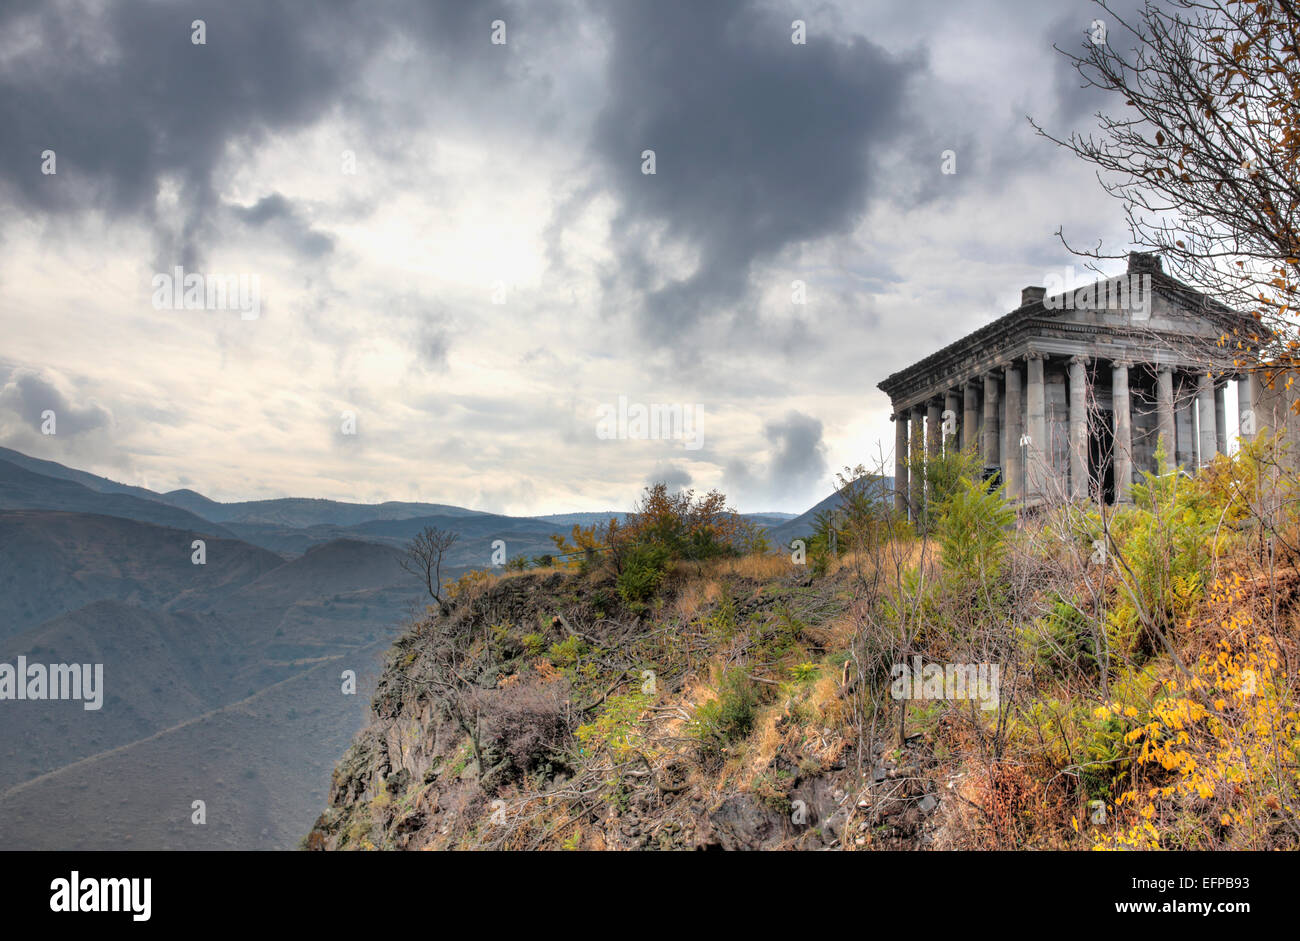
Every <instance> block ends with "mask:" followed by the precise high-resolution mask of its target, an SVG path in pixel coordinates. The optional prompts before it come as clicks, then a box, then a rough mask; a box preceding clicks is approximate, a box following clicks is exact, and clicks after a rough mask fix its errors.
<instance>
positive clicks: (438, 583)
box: [400, 526, 460, 614]
mask: <svg viewBox="0 0 1300 941" xmlns="http://www.w3.org/2000/svg"><path fill="white" fill-rule="evenodd" d="M459 538H460V536H459V534H458V533H453V532H451V531H450V530H444V529H438V528H437V527H436V526H426V527H424V529H422V530H421V531H420V533H419V534H418V535H417V536H416V537H415V538H414V539H412V540H411V541H410V543H409V544H408V545H407V547H406V555H405V556H403V557H402V558H401V560H400V564H401V566H402V568H403V569H405V570H406V571H408V572H410V573H411V574H412V575H414V576H415V577H416V578H418V579H420V580H421V581H422V582H424V587H425V589H426V590H427V591H428V592H429V597H431V598H432V599H433V600H434V601H436V602H438V608H439V610H441V611H442V613H443V614H446V613H447V603H446V601H444V600H443V598H442V561H443V557H444V555H445V554H446V553H447V550H448V549H450V548H451V547H452V546H453V545H455V543H456V540H457V539H459Z"/></svg>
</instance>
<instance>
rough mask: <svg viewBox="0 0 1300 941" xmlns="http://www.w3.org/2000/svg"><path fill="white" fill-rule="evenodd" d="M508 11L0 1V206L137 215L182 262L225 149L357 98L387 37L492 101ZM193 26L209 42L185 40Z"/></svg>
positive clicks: (407, 113)
mask: <svg viewBox="0 0 1300 941" xmlns="http://www.w3.org/2000/svg"><path fill="white" fill-rule="evenodd" d="M534 6H536V5H534ZM515 9H516V8H515V6H514V5H513V4H512V3H503V4H502V5H501V6H500V9H499V10H497V11H493V10H488V9H486V8H485V7H484V6H483V5H482V4H480V3H477V2H471V0H441V2H426V0H410V2H404V3H385V4H371V3H365V2H361V0H329V2H310V0H287V2H275V3H267V2H264V0H222V2H221V3H215V4H195V3H190V2H183V3H171V2H157V0H154V2H133V3H109V4H103V5H100V4H82V5H78V4H75V3H44V2H40V0H32V2H17V3H10V4H8V5H6V6H4V7H3V8H0V36H4V37H5V39H6V42H5V43H4V45H3V46H0V49H4V50H8V51H7V52H6V53H0V128H3V133H0V204H3V203H5V202H9V203H12V204H16V205H18V206H20V207H22V208H25V209H28V210H34V211H38V212H42V213H56V212H69V213H70V212H81V211H85V210H87V209H99V210H103V211H106V212H107V213H109V214H110V215H111V216H114V217H120V216H132V217H137V218H143V219H145V220H146V221H149V222H153V223H154V224H155V225H156V228H157V230H158V238H159V242H160V245H159V249H158V250H159V255H160V256H161V257H162V258H165V259H166V260H168V261H169V262H172V261H174V262H176V263H183V264H187V265H193V264H195V263H196V261H197V260H198V258H199V257H200V255H201V252H202V250H203V247H204V242H205V240H206V239H207V238H209V237H210V236H211V235H212V234H213V230H214V228H215V226H216V223H217V220H216V218H215V216H216V214H217V212H218V211H219V210H221V209H222V208H223V207H221V206H220V205H219V200H218V194H217V192H216V189H215V184H214V173H215V171H216V170H217V168H218V167H219V165H220V164H221V162H222V161H223V160H226V159H228V158H230V156H231V153H232V152H233V153H235V154H238V153H245V152H251V150H252V148H254V147H255V146H256V145H257V144H258V143H260V142H262V141H263V140H265V139H266V138H267V137H268V136H269V135H271V134H280V133H285V132H291V131H293V130H295V129H298V128H301V127H305V126H309V125H311V124H312V123H314V122H316V121H318V120H320V119H322V118H324V117H326V116H328V115H329V114H331V113H332V109H334V108H335V107H336V106H338V105H345V106H348V105H351V106H356V105H359V104H361V102H360V101H359V97H360V94H361V93H360V91H359V79H360V77H361V75H362V74H363V73H364V71H365V67H366V66H367V64H368V63H369V62H371V61H372V59H373V57H374V56H376V55H377V54H378V52H379V51H380V50H381V49H382V47H383V45H384V43H385V42H386V41H388V40H391V39H393V38H394V37H400V38H401V39H402V40H404V41H408V42H412V43H415V44H416V45H417V46H419V47H420V52H419V55H418V56H417V59H418V60H419V61H421V62H424V61H427V60H436V61H438V62H441V63H442V64H443V65H444V66H445V67H446V69H448V70H449V71H451V72H453V73H454V74H456V75H459V76H462V77H464V78H463V80H464V81H465V83H466V85H467V86H471V87H472V88H473V89H475V90H476V91H477V92H478V93H480V94H487V93H488V90H486V89H485V86H486V85H488V84H489V83H490V79H491V76H492V75H500V76H503V77H504V76H509V75H513V74H514V73H513V72H512V66H513V64H514V60H512V59H511V58H509V57H508V56H503V55H501V54H500V53H501V52H502V49H501V48H500V47H493V46H492V45H491V44H490V42H489V27H490V24H491V22H492V20H493V18H494V17H496V16H503V17H508V18H512V19H514V20H515V21H516V23H517V24H519V23H520V21H522V22H523V23H527V22H529V18H527V17H524V16H523V15H522V14H521V15H520V16H518V17H516V16H515ZM559 9H560V7H559V6H558V5H557V4H555V3H547V4H545V5H544V6H543V7H542V8H541V9H539V10H536V11H534V13H533V16H532V17H531V20H532V21H533V22H534V23H535V24H537V26H536V29H535V30H534V33H549V32H550V31H553V30H554V29H555V28H556V27H555V24H556V23H557V22H559V21H561V20H562V18H561V17H560V15H559V13H558V12H557V10H559ZM196 19H202V20H203V21H204V23H205V26H206V44H204V45H195V44H193V43H192V42H191V23H192V22H193V21H194V20H196ZM518 28H519V29H523V26H522V25H519V27H518ZM517 32H518V29H517ZM524 32H525V35H526V34H527V31H526V30H524ZM512 41H514V42H515V45H516V47H517V46H520V45H522V46H524V47H525V48H527V46H528V43H527V40H526V38H523V37H519V36H518V35H516V37H514V38H513V40H512ZM511 52H513V47H512V48H511ZM494 53H497V55H496V56H495V59H494V58H493V54H494ZM515 77H516V78H517V77H518V76H515ZM420 103H421V100H420V99H417V100H401V101H394V102H387V103H385V104H386V105H387V106H386V107H382V108H370V107H363V108H359V109H358V110H360V111H361V112H362V115H363V116H366V115H368V114H369V113H371V112H372V111H373V112H377V113H382V114H383V116H384V118H385V120H392V119H393V118H394V116H395V115H396V116H399V117H402V118H404V119H405V120H407V121H409V122H411V123H412V124H418V123H421V122H423V121H425V120H426V119H427V117H428V115H427V114H426V113H425V112H424V111H423V110H422V109H421V107H419V105H420ZM365 104H366V105H370V104H371V103H365ZM45 150H53V151H54V152H55V153H56V155H57V171H58V172H57V173H56V174H55V175H53V176H46V175H43V174H42V173H41V154H42V152H43V151H45ZM165 180H174V181H175V182H176V183H177V184H178V186H179V194H180V205H179V207H178V208H177V210H176V213H175V216H176V217H175V218H168V219H160V218H158V217H157V209H156V207H155V200H156V196H157V194H158V192H159V189H160V184H161V183H162V182H163V181H165ZM267 199H268V200H271V202H270V203H267V201H266V200H263V203H262V204H259V206H260V207H261V208H260V209H259V210H258V212H259V213H262V212H265V213H267V214H268V216H270V215H274V210H275V209H276V207H277V200H278V199H282V197H277V196H274V195H273V196H268V197H267ZM250 221H256V219H255V218H250ZM283 221H284V220H283V218H282V219H281V222H283ZM281 232H282V234H283V235H284V236H285V237H286V239H287V241H288V243H289V245H290V246H291V247H293V248H296V249H298V250H299V251H302V252H304V253H305V254H308V255H319V254H322V253H324V252H325V251H326V250H327V245H326V242H325V241H324V239H325V238H326V236H323V235H320V234H319V233H310V232H308V231H306V230H303V229H301V228H298V227H294V226H284V227H283V228H282V229H281Z"/></svg>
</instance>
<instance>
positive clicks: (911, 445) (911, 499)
mask: <svg viewBox="0 0 1300 941" xmlns="http://www.w3.org/2000/svg"><path fill="white" fill-rule="evenodd" d="M907 448H908V451H907V453H908V459H907V463H908V487H907V501H908V505H909V506H910V507H911V508H912V520H913V521H916V520H919V519H920V518H921V513H922V512H924V510H925V409H924V408H922V407H921V406H920V405H914V406H912V427H911V429H910V434H909V435H908V441H907Z"/></svg>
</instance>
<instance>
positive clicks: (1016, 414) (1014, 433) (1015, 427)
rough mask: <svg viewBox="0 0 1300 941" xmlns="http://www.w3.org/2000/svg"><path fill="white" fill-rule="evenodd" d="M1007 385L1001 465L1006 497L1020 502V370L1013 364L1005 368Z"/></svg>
mask: <svg viewBox="0 0 1300 941" xmlns="http://www.w3.org/2000/svg"><path fill="white" fill-rule="evenodd" d="M1006 384H1007V434H1006V437H1007V447H1006V453H1005V454H1004V455H1003V458H1002V464H1003V468H1004V473H1005V475H1006V479H1007V497H1008V498H1010V499H1012V500H1020V499H1023V498H1024V496H1025V479H1024V476H1023V475H1024V471H1023V467H1024V462H1023V461H1022V460H1021V454H1022V453H1023V449H1022V448H1021V447H1020V434H1021V431H1020V429H1021V418H1020V410H1021V405H1020V368H1019V367H1018V366H1017V365H1016V364H1015V363H1008V364H1007V366H1006Z"/></svg>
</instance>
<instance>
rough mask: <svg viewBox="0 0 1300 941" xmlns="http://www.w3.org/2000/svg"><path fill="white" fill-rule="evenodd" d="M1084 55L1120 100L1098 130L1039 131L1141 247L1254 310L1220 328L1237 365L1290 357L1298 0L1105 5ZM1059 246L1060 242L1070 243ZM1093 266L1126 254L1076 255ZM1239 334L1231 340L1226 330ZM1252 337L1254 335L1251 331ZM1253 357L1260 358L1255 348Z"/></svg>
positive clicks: (1299, 117)
mask: <svg viewBox="0 0 1300 941" xmlns="http://www.w3.org/2000/svg"><path fill="white" fill-rule="evenodd" d="M1095 2H1097V4H1098V6H1099V8H1100V11H1101V13H1102V14H1103V15H1102V16H1101V17H1099V18H1098V19H1097V20H1096V21H1094V23H1093V28H1092V31H1091V35H1090V37H1089V39H1088V40H1085V42H1084V50H1083V52H1081V53H1080V54H1077V55H1075V54H1070V53H1065V54H1066V55H1067V56H1068V58H1069V59H1070V60H1071V62H1072V63H1073V64H1074V66H1075V68H1076V70H1077V71H1078V72H1079V74H1080V76H1081V77H1082V79H1083V84H1084V85H1085V86H1086V87H1094V88H1100V89H1103V90H1106V91H1110V92H1114V93H1115V98H1114V101H1115V109H1114V112H1113V113H1111V114H1104V113H1099V114H1098V115H1097V118H1098V120H1099V121H1100V127H1101V132H1102V133H1101V135H1100V136H1094V135H1092V134H1088V135H1086V136H1085V135H1081V134H1077V133H1076V134H1071V135H1070V136H1069V137H1067V138H1064V139H1062V138H1058V137H1054V136H1052V135H1051V134H1049V133H1047V132H1046V131H1044V130H1043V129H1042V128H1041V127H1039V126H1038V125H1037V124H1036V123H1034V122H1033V120H1032V119H1031V121H1030V123H1031V124H1033V126H1034V128H1035V129H1036V130H1037V131H1038V132H1039V133H1040V134H1042V135H1043V136H1045V137H1047V138H1048V139H1050V140H1052V141H1054V142H1056V143H1057V144H1060V145H1061V146H1063V147H1065V148H1066V149H1067V150H1069V151H1071V152H1072V153H1074V154H1076V155H1077V156H1079V157H1082V158H1083V159H1084V160H1086V161H1087V162H1089V163H1091V164H1093V165H1094V166H1095V167H1096V168H1097V169H1098V171H1099V172H1098V179H1099V181H1100V182H1101V185H1102V186H1103V187H1104V189H1105V190H1106V192H1108V193H1109V194H1110V195H1112V196H1114V197H1116V198H1118V199H1119V200H1120V201H1121V203H1122V204H1123V206H1124V210H1125V213H1126V216H1127V221H1128V227H1129V232H1130V237H1131V239H1132V241H1133V243H1134V245H1137V246H1142V247H1145V248H1148V249H1150V250H1154V251H1156V252H1159V253H1160V254H1161V255H1162V256H1164V257H1165V258H1167V259H1168V260H1169V261H1170V263H1171V265H1172V266H1173V268H1174V269H1175V271H1176V272H1177V273H1178V274H1179V275H1180V276H1182V277H1183V279H1184V280H1186V281H1188V282H1189V283H1193V284H1197V285H1198V286H1201V287H1203V288H1205V289H1208V290H1209V291H1210V292H1211V294H1212V295H1214V296H1215V297H1216V299H1217V300H1218V301H1220V302H1222V303H1224V304H1226V305H1228V306H1229V307H1231V308H1234V309H1237V310H1240V311H1242V312H1247V311H1249V312H1250V313H1252V314H1253V315H1254V316H1255V318H1256V319H1257V320H1258V321H1259V328H1257V329H1254V330H1249V329H1233V328H1226V329H1225V336H1224V338H1223V340H1221V343H1222V345H1224V346H1226V347H1229V348H1230V349H1231V350H1232V351H1233V352H1234V353H1236V354H1237V355H1238V358H1239V360H1241V361H1242V363H1241V364H1242V365H1244V364H1245V362H1246V361H1250V360H1254V359H1255V358H1256V356H1257V355H1259V353H1267V356H1268V358H1269V359H1271V360H1273V362H1275V363H1278V364H1281V365H1289V364H1291V363H1292V362H1293V360H1294V356H1295V348H1296V344H1295V342H1293V341H1294V340H1295V339H1296V321H1295V316H1294V310H1295V308H1296V306H1297V303H1298V302H1300V174H1298V173H1297V168H1298V167H1300V95H1298V94H1297V91H1298V90H1300V70H1297V66H1296V57H1297V52H1298V48H1297V47H1298V44H1300V8H1298V7H1297V5H1296V3H1295V0H1267V2H1241V0H1166V2H1160V3H1157V2H1155V0H1147V2H1146V3H1145V5H1144V6H1143V8H1142V9H1140V10H1139V11H1138V13H1137V14H1136V15H1135V16H1133V17H1131V18H1129V19H1126V18H1125V17H1124V16H1122V15H1121V14H1120V13H1118V12H1116V11H1115V10H1114V9H1112V8H1111V7H1110V6H1109V5H1108V3H1107V0H1095ZM1062 240H1063V241H1065V237H1064V235H1062ZM1066 246H1067V247H1069V248H1071V251H1074V252H1075V253H1076V254H1080V255H1084V256H1087V257H1091V258H1094V259H1102V258H1117V257H1120V256H1121V255H1122V253H1118V254H1117V253H1103V252H1102V250H1101V245H1100V243H1098V245H1097V246H1096V247H1095V248H1094V249H1084V250H1080V249H1076V248H1074V247H1071V246H1070V245H1069V243H1068V242H1066ZM1232 334H1236V335H1232ZM1247 334H1248V335H1247ZM1256 351H1258V352H1256Z"/></svg>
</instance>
